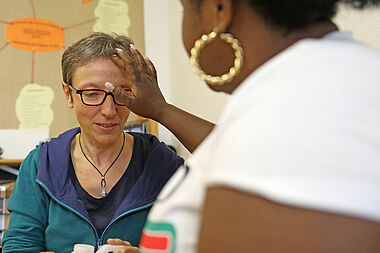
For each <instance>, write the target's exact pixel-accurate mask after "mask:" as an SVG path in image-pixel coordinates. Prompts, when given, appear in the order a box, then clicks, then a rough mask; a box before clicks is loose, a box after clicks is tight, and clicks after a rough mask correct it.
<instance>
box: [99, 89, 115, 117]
mask: <svg viewBox="0 0 380 253" xmlns="http://www.w3.org/2000/svg"><path fill="white" fill-rule="evenodd" d="M100 106H101V112H102V114H103V115H106V116H113V115H115V114H116V104H115V102H114V99H113V97H112V94H107V96H106V99H105V101H104V103H103V104H102V105H100Z"/></svg>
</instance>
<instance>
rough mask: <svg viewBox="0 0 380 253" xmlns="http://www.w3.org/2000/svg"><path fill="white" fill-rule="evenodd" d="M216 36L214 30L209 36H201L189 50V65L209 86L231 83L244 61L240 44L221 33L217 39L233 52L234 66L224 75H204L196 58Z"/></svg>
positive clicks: (229, 35)
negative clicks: (227, 45) (229, 46)
mask: <svg viewBox="0 0 380 253" xmlns="http://www.w3.org/2000/svg"><path fill="white" fill-rule="evenodd" d="M217 35H218V31H217V30H216V29H214V30H213V31H212V32H211V33H209V34H204V35H202V37H201V38H200V39H198V40H197V41H196V42H195V44H194V47H193V48H192V49H191V56H190V63H191V65H192V66H193V71H194V72H195V73H196V74H198V75H199V76H200V77H201V79H202V80H203V81H206V82H207V83H208V84H210V85H222V84H225V83H229V82H231V81H232V80H233V79H234V78H235V77H236V75H237V74H239V72H240V69H241V67H242V65H243V61H244V53H243V48H242V47H241V45H240V42H239V41H238V40H237V39H236V38H234V37H233V36H232V35H231V34H229V33H221V34H219V37H220V38H221V39H222V40H223V41H225V42H227V43H229V44H230V45H231V47H232V48H233V49H234V51H235V61H234V66H233V67H231V68H230V71H229V72H228V73H225V74H223V75H221V76H212V75H208V74H206V73H205V72H204V71H203V70H202V69H201V67H200V66H199V59H198V57H199V54H200V52H201V50H202V49H203V48H204V47H205V46H206V45H207V44H209V43H211V42H212V41H213V40H214V39H215V38H216V37H217Z"/></svg>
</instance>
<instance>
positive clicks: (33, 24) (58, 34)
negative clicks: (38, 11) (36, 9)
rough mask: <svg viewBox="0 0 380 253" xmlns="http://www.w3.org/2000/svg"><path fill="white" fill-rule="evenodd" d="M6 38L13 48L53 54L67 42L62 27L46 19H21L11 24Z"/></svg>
mask: <svg viewBox="0 0 380 253" xmlns="http://www.w3.org/2000/svg"><path fill="white" fill-rule="evenodd" d="M6 38H7V41H8V43H9V44H11V45H12V46H13V47H15V48H18V49H22V50H26V51H34V52H51V51H56V50H58V49H60V48H61V47H62V46H63V43H64V42H65V33H64V31H63V28H62V26H60V25H58V24H56V23H54V22H52V21H50V20H46V19H40V18H19V19H15V20H13V21H12V22H10V23H9V24H8V26H7V29H6Z"/></svg>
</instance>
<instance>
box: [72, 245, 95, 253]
mask: <svg viewBox="0 0 380 253" xmlns="http://www.w3.org/2000/svg"><path fill="white" fill-rule="evenodd" d="M94 250H95V248H94V246H92V245H88V244H75V245H74V251H73V253H94Z"/></svg>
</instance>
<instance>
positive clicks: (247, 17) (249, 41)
mask: <svg viewBox="0 0 380 253" xmlns="http://www.w3.org/2000/svg"><path fill="white" fill-rule="evenodd" d="M243 2H245V1H243ZM241 8H242V10H241V11H240V13H241V14H239V15H235V17H234V18H235V20H234V21H233V23H232V24H231V27H230V32H231V33H233V34H234V35H236V37H237V38H238V39H239V40H240V42H241V44H242V47H243V50H244V54H245V58H244V66H243V68H242V70H241V73H240V74H239V76H238V77H237V78H236V79H235V80H233V82H231V83H229V84H226V85H223V86H219V87H218V86H215V87H212V88H213V89H215V90H217V91H218V90H220V91H224V92H227V93H232V92H233V91H234V90H235V89H236V88H237V87H238V86H239V85H240V83H241V82H242V81H244V79H245V78H247V77H248V76H249V75H250V74H251V73H252V72H253V71H255V70H256V69H257V68H259V67H260V66H261V65H263V64H264V63H265V62H266V61H268V60H269V59H271V58H272V57H274V56H275V55H277V54H279V53H280V52H282V51H283V50H285V49H286V48H288V47H289V46H291V45H293V44H294V43H296V42H297V41H299V40H301V39H305V38H315V39H318V38H321V37H323V36H324V35H326V34H328V33H329V32H332V31H336V30H338V28H337V27H336V25H335V24H333V23H332V22H330V21H325V22H320V23H316V24H313V25H310V26H308V27H307V28H305V29H300V30H296V31H293V32H289V33H286V32H285V31H284V30H280V29H276V28H273V27H270V26H268V24H267V23H266V22H265V21H264V20H263V19H262V18H261V16H259V15H257V14H256V13H255V12H254V11H253V10H252V8H248V7H244V6H242V7H241Z"/></svg>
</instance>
